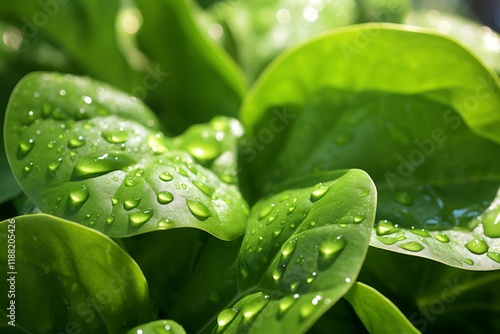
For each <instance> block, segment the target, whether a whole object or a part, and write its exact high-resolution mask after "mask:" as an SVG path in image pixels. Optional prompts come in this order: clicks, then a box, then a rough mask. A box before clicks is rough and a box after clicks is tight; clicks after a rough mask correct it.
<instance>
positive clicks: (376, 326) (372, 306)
mask: <svg viewBox="0 0 500 334" xmlns="http://www.w3.org/2000/svg"><path fill="white" fill-rule="evenodd" d="M344 297H345V298H346V299H347V300H348V301H349V303H351V305H352V306H353V307H354V309H355V310H356V313H357V314H358V316H359V317H360V318H361V320H362V321H363V323H364V324H365V326H366V328H367V329H368V331H369V332H370V334H377V333H380V334H385V333H405V334H410V333H420V332H419V331H417V329H416V328H415V327H413V325H412V324H411V323H410V322H409V321H408V319H407V318H406V317H405V316H404V315H403V314H402V313H401V311H400V310H398V308H397V307H396V306H395V305H394V304H393V303H391V301H390V300H389V299H387V298H386V297H384V296H383V295H382V294H381V293H380V292H378V291H377V290H375V289H374V288H372V287H370V286H368V285H366V284H363V283H360V282H356V283H355V284H354V285H353V286H352V287H351V289H350V290H349V291H348V292H347V293H346V294H345V296H344Z"/></svg>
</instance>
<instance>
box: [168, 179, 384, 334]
mask: <svg viewBox="0 0 500 334" xmlns="http://www.w3.org/2000/svg"><path fill="white" fill-rule="evenodd" d="M318 179H320V178H319V177H318ZM325 180H332V181H326V182H321V183H318V184H317V185H315V186H311V185H310V184H309V185H308V186H297V187H295V188H292V187H291V188H289V189H288V190H285V191H283V192H280V193H276V194H274V195H272V196H270V197H268V198H266V199H263V200H261V201H259V202H258V203H257V204H256V205H255V206H254V207H253V208H252V210H251V214H250V218H249V222H248V226H247V230H246V233H245V236H244V238H243V240H242V243H241V247H239V254H238V255H237V256H236V250H237V249H238V246H239V244H238V243H236V242H233V244H231V245H225V243H221V242H214V243H212V244H211V247H207V248H206V249H205V250H203V251H202V254H203V256H202V257H201V258H200V260H199V263H200V265H199V266H197V268H196V270H195V271H194V273H193V275H192V279H191V280H190V282H188V284H187V285H186V288H185V290H184V291H183V293H181V295H180V296H179V303H178V304H176V305H175V306H174V310H173V312H172V314H171V316H172V318H174V319H177V320H178V321H180V322H181V323H184V324H185V326H186V329H187V330H188V331H194V330H196V329H198V330H200V329H204V330H207V329H208V328H210V326H214V325H215V326H216V328H215V332H225V333H247V332H248V333H256V332H259V333H263V331H265V332H266V333H279V332H283V333H284V332H286V333H299V332H304V331H305V330H307V329H308V328H310V327H311V326H312V325H313V324H314V322H315V321H316V320H317V319H318V318H319V317H320V316H321V315H322V314H323V313H325V312H326V311H327V310H328V309H329V308H330V307H331V306H332V305H333V304H335V302H336V301H337V300H339V299H340V298H341V297H342V296H343V294H344V293H345V292H347V290H348V289H349V288H350V287H351V286H352V284H353V282H354V281H355V279H356V277H357V274H358V272H359V270H360V268H361V265H362V263H363V260H364V257H365V254H366V251H367V247H368V241H369V236H370V231H371V229H372V226H373V225H372V224H373V219H374V215H375V203H376V191H375V188H374V185H373V183H372V181H371V180H370V178H369V177H368V176H367V175H366V173H364V172H363V171H360V170H350V171H342V172H335V173H328V174H324V175H323V181H325ZM313 184H314V183H313ZM231 254H232V255H231ZM216 259H218V261H215V260H216ZM233 259H234V260H233ZM218 262H220V264H217V263H218ZM214 263H215V264H216V265H215V267H213V264H214ZM221 309H223V310H222V311H220V310H221ZM216 310H218V311H220V313H219V314H218V316H217V314H214V311H216ZM215 317H217V320H215Z"/></svg>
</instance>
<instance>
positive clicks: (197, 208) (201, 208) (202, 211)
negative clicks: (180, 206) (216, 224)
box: [186, 199, 212, 221]
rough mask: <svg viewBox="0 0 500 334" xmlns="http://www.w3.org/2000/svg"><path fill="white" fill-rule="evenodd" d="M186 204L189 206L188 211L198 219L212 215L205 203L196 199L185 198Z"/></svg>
mask: <svg viewBox="0 0 500 334" xmlns="http://www.w3.org/2000/svg"><path fill="white" fill-rule="evenodd" d="M186 204H187V206H188V208H189V211H191V213H192V214H193V216H195V217H196V218H198V219H199V220H202V221H203V220H207V218H208V217H210V216H211V215H212V213H211V212H210V210H209V209H208V208H207V207H206V206H205V204H203V203H201V202H198V201H192V200H189V199H188V200H186Z"/></svg>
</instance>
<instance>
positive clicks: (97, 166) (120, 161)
mask: <svg viewBox="0 0 500 334" xmlns="http://www.w3.org/2000/svg"><path fill="white" fill-rule="evenodd" d="M134 163H135V160H134V159H133V158H132V157H130V156H129V155H127V154H124V153H105V154H102V155H91V156H87V157H83V158H81V159H79V160H78V162H77V163H76V165H75V167H74V169H73V173H72V174H71V178H72V179H73V180H80V179H87V178H91V177H96V176H100V175H104V174H107V173H109V172H112V171H115V170H124V169H125V167H128V166H130V165H132V164H134Z"/></svg>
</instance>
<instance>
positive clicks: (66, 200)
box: [5, 73, 247, 239]
mask: <svg viewBox="0 0 500 334" xmlns="http://www.w3.org/2000/svg"><path fill="white" fill-rule="evenodd" d="M5 128H6V129H9V131H8V132H6V133H5V142H6V149H7V155H8V159H9V163H10V165H11V167H12V170H13V172H14V175H15V176H16V178H17V180H18V182H19V183H20V185H21V187H22V188H23V190H24V191H25V193H26V194H27V195H28V197H29V198H30V200H31V201H32V202H33V203H34V204H35V205H36V206H37V207H38V208H39V209H40V210H42V212H45V213H51V214H54V215H56V216H60V217H64V218H67V219H70V220H74V221H77V222H78V223H81V224H83V225H86V226H90V227H93V228H95V229H98V230H100V231H104V232H105V233H106V234H108V235H110V236H114V237H119V236H127V235H133V234H138V233H142V232H147V231H151V230H157V229H168V228H176V227H196V228H199V229H202V230H204V231H207V232H209V233H212V234H214V235H215V236H217V237H219V238H222V239H233V238H236V237H238V236H240V235H241V234H242V233H243V231H244V228H245V220H246V214H247V206H246V203H245V202H244V200H243V199H242V198H241V195H240V194H239V191H238V189H237V188H236V186H234V185H228V184H226V183H224V182H223V181H221V180H220V179H219V178H218V177H217V176H216V175H215V174H214V173H213V172H212V171H210V170H209V169H206V168H204V167H202V166H200V165H198V164H197V163H196V162H195V161H194V160H193V158H192V157H191V156H190V155H189V154H188V153H187V152H186V151H184V150H181V149H176V148H175V147H174V146H173V145H172V141H171V140H170V139H168V138H166V137H165V136H164V135H163V133H162V132H160V131H159V125H158V120H157V119H156V118H155V116H154V115H153V114H152V113H151V111H149V109H147V108H146V107H145V106H144V105H143V104H142V103H141V102H140V101H139V100H137V99H135V98H133V97H130V96H128V95H126V94H123V93H121V92H118V91H116V90H114V89H112V88H111V87H109V86H107V85H105V84H103V83H100V82H94V81H91V80H89V79H86V78H81V77H75V76H69V75H61V74H47V73H34V74H31V75H29V76H27V77H26V78H24V79H23V80H22V81H21V82H20V83H19V85H18V86H17V87H16V88H15V90H14V92H13V94H12V97H11V100H10V103H9V106H8V110H7V115H6V121H5Z"/></svg>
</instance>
